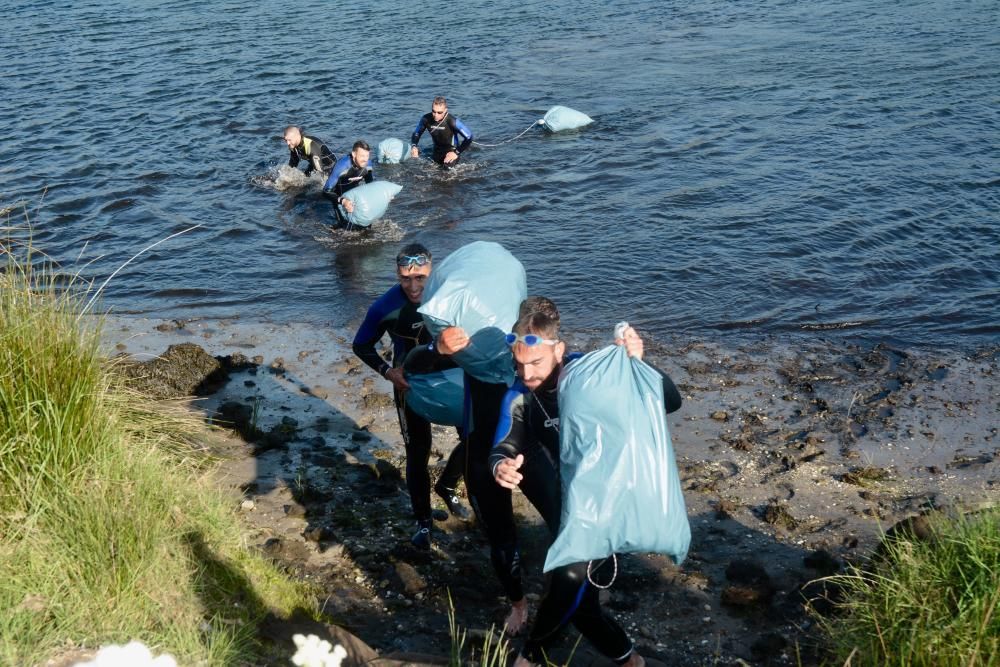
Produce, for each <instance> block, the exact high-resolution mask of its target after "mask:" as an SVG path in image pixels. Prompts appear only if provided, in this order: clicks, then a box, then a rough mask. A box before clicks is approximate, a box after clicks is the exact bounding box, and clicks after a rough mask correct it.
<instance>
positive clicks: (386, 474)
mask: <svg viewBox="0 0 1000 667" xmlns="http://www.w3.org/2000/svg"><path fill="white" fill-rule="evenodd" d="M368 469H369V470H370V471H371V473H372V476H373V477H374V478H375V479H377V480H379V481H383V482H385V481H390V482H397V481H400V480H402V479H403V474H402V473H401V472H400V471H399V468H397V467H396V466H394V465H393V464H392V463H390V462H389V461H386V460H384V459H375V462H374V463H371V464H369V466H368Z"/></svg>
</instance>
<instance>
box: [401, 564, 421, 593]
mask: <svg viewBox="0 0 1000 667" xmlns="http://www.w3.org/2000/svg"><path fill="white" fill-rule="evenodd" d="M395 573H396V577H398V579H399V581H400V583H401V585H402V588H403V590H404V591H406V594H407V595H409V596H410V597H413V596H414V595H416V594H417V593H422V592H424V591H425V590H427V581H426V580H425V579H424V578H423V577H422V576H420V573H419V572H417V570H416V568H414V567H413V566H412V565H410V564H409V563H406V562H403V561H400V562H398V563H396V565H395Z"/></svg>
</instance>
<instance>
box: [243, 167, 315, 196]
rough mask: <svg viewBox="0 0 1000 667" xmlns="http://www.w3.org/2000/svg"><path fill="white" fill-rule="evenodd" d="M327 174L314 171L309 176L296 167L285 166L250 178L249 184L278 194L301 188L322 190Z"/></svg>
mask: <svg viewBox="0 0 1000 667" xmlns="http://www.w3.org/2000/svg"><path fill="white" fill-rule="evenodd" d="M326 177H327V174H325V173H320V172H318V171H314V172H313V173H312V174H310V175H309V176H306V174H305V172H304V171H302V170H301V169H298V168H296V167H289V166H288V165H287V164H283V165H280V166H278V167H272V168H271V169H268V171H267V173H266V174H259V175H256V176H251V177H250V182H251V183H253V184H254V185H256V186H257V187H261V188H271V189H274V190H277V191H279V192H283V191H285V190H294V189H302V188H312V187H315V188H316V189H322V188H323V184H324V183H326Z"/></svg>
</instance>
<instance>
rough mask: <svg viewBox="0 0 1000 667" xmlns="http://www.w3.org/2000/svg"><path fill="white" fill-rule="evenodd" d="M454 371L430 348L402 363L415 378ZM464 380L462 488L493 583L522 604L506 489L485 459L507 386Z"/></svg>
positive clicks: (447, 360) (424, 347)
mask: <svg viewBox="0 0 1000 667" xmlns="http://www.w3.org/2000/svg"><path fill="white" fill-rule="evenodd" d="M449 366H454V362H452V361H451V358H450V357H448V356H445V355H442V354H439V353H438V352H437V350H436V349H435V346H434V345H433V344H432V345H420V346H418V347H417V348H416V349H414V351H413V352H412V353H410V355H409V356H408V357H407V359H406V369H407V370H408V371H412V372H417V373H426V372H429V371H432V370H441V369H443V368H446V367H449ZM464 380H465V392H466V394H465V404H466V411H465V423H466V426H465V431H466V442H467V443H468V445H467V450H466V466H465V488H466V490H467V491H468V492H469V501H470V503H471V504H472V508H473V510H475V512H476V517H477V518H478V520H479V524H480V525H481V526H482V527H483V530H484V531H485V532H486V538H487V540H489V544H490V561H491V562H492V563H493V569H494V570H495V571H496V574H497V579H499V580H500V585H501V586H502V587H503V590H504V593H505V594H506V595H507V597H508V598H509V599H510V601H511V602H517V601H518V600H522V599H524V587H523V585H522V582H521V564H520V560H521V559H520V554H519V553H518V550H517V544H516V539H515V538H516V534H515V529H514V510H513V505H512V503H511V495H510V491H509V490H508V489H505V488H503V487H502V486H500V485H499V484H497V483H496V481H495V480H494V479H493V474H492V472H491V471H490V466H489V455H490V449H491V448H492V446H493V435H494V434H495V433H496V429H497V423H498V421H499V419H500V404H501V402H502V400H503V397H504V394H506V393H507V385H506V384H503V383H490V382H483V381H482V380H477V379H476V378H474V377H473V376H471V375H469V374H468V373H465V374H464Z"/></svg>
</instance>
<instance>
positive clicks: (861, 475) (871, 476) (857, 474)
mask: <svg viewBox="0 0 1000 667" xmlns="http://www.w3.org/2000/svg"><path fill="white" fill-rule="evenodd" d="M888 477H889V471H888V470H886V469H885V468H878V467H875V466H863V467H859V468H852V469H851V470H849V471H848V472H846V473H844V474H843V475H842V476H841V477H840V481H842V482H844V483H845V484H853V485H855V486H867V485H868V484H870V483H871V482H881V481H883V480H885V479H886V478H888Z"/></svg>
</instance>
